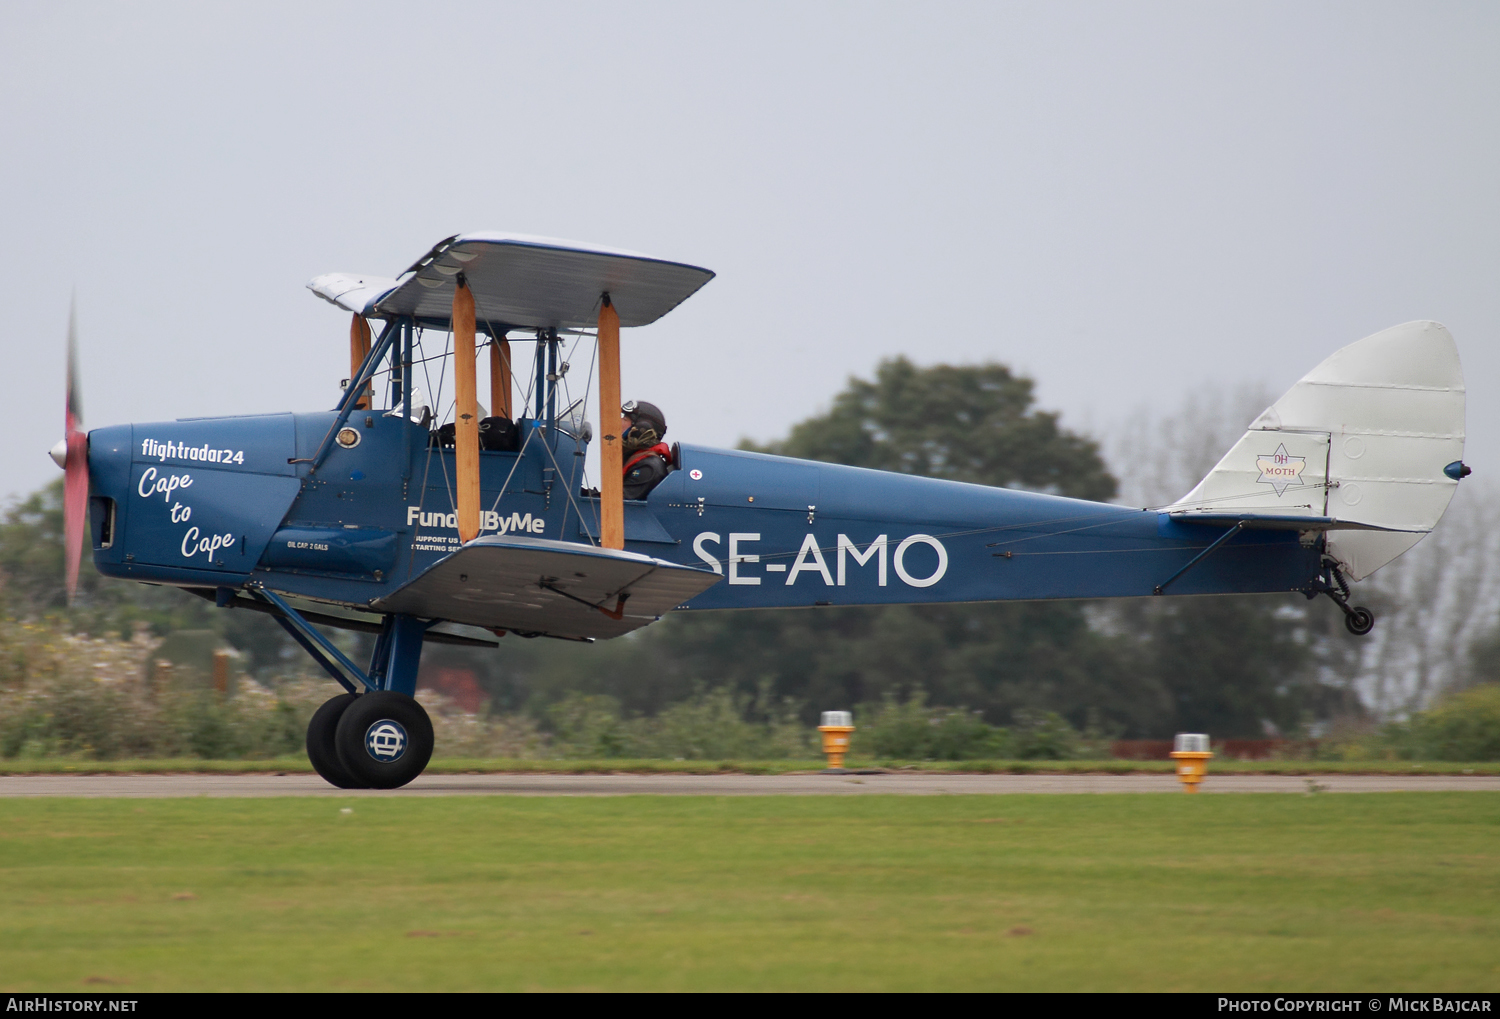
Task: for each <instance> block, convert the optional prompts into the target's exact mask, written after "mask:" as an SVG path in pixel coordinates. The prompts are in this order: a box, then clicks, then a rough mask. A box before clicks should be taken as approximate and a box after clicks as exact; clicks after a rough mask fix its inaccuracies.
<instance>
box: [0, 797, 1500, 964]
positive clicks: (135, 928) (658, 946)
mask: <svg viewBox="0 0 1500 1019" xmlns="http://www.w3.org/2000/svg"><path fill="white" fill-rule="evenodd" d="M1497 835H1500V794H1496V793H1485V792H1472V793H1395V794H1360V795H1339V796H1335V795H1309V796H1292V795H1249V794H1247V795H1237V796H1202V797H1186V796H1181V795H1151V794H1131V795H1119V796H1102V795H1101V796H1019V795H1011V796H952V797H927V796H922V797H916V796H913V797H883V796H870V797H857V798H855V797H851V798H847V799H846V798H842V797H764V798H761V797H725V798H716V797H686V796H684V797H620V798H508V797H493V798H483V797H455V798H441V799H416V798H413V799H378V800H377V799H361V800H354V799H348V800H344V799H313V798H307V799H301V798H280V799H265V800H210V799H178V800H78V799H54V800H5V801H0V987H3V989H5V990H10V991H39V990H100V991H110V990H130V991H145V990H172V989H204V990H210V989H225V990H228V989H249V990H294V989H369V990H417V989H443V990H511V989H517V990H522V989H564V988H575V989H582V988H599V989H632V990H646V989H680V990H689V989H695V990H696V989H749V990H769V989H808V990H898V989H903V990H906V989H909V990H967V989H989V990H1023V989H1024V990H1032V989H1050V990H1115V989H1151V990H1216V991H1226V990H1241V991H1244V990H1275V991H1292V990H1364V991H1373V990H1390V991H1395V990H1423V991H1438V990H1450V991H1460V990H1468V991H1494V990H1496V989H1497V988H1500V952H1497V951H1496V945H1497V944H1500V894H1497V893H1500V840H1497Z"/></svg>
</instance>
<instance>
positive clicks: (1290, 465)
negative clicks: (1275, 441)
mask: <svg viewBox="0 0 1500 1019" xmlns="http://www.w3.org/2000/svg"><path fill="white" fill-rule="evenodd" d="M1255 466H1256V467H1258V468H1260V477H1258V478H1256V479H1255V480H1256V481H1257V482H1259V483H1260V484H1263V485H1270V486H1271V487H1272V488H1274V489H1276V494H1277V495H1278V496H1279V495H1281V494H1282V493H1283V492H1285V491H1286V490H1287V488H1288V487H1290V486H1292V485H1298V484H1301V482H1302V468H1304V467H1306V466H1307V457H1305V456H1292V455H1291V454H1290V453H1288V452H1287V451H1286V443H1284V442H1283V443H1282V444H1281V445H1279V446H1277V447H1276V452H1274V453H1272V454H1270V455H1269V456H1260V457H1257V458H1256V460H1255Z"/></svg>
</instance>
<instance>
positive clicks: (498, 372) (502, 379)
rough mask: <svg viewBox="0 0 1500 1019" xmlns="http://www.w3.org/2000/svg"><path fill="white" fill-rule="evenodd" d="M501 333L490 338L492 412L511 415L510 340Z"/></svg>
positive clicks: (505, 416) (505, 415) (502, 415)
mask: <svg viewBox="0 0 1500 1019" xmlns="http://www.w3.org/2000/svg"><path fill="white" fill-rule="evenodd" d="M500 332H501V335H499V336H495V337H491V338H490V413H491V414H494V415H497V416H498V417H503V418H508V417H511V416H512V415H511V412H510V341H509V340H507V339H506V338H505V335H504V333H505V330H503V329H502V330H501V331H500Z"/></svg>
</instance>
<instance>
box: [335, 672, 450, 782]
mask: <svg viewBox="0 0 1500 1019" xmlns="http://www.w3.org/2000/svg"><path fill="white" fill-rule="evenodd" d="M353 700H354V702H353V703H352V704H350V705H349V706H348V707H347V708H346V709H345V711H344V713H343V717H341V718H340V719H339V722H338V729H337V731H336V732H335V734H334V747H335V749H336V750H337V751H338V759H339V764H340V765H341V766H342V767H343V768H344V770H346V771H347V772H348V773H349V774H350V775H352V776H354V778H355V779H356V780H358V782H359V784H360V785H361V786H363V787H365V788H367V789H396V788H398V787H400V786H404V785H406V783H408V782H410V781H411V780H412V779H414V778H416V777H417V776H418V775H420V774H422V769H424V768H426V767H427V762H428V761H429V760H431V759H432V747H433V742H434V740H433V733H432V720H431V719H430V718H428V717H427V711H426V709H425V708H423V707H422V705H420V704H418V703H417V702H416V700H414V699H413V698H411V697H408V696H406V695H405V694H402V693H395V692H394V691H391V690H377V691H374V692H372V693H367V694H364V695H363V696H360V697H355V698H354V699H353Z"/></svg>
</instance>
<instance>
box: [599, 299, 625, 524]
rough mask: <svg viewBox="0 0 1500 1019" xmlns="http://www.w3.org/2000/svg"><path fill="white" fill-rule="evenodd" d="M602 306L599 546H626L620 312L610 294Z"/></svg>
mask: <svg viewBox="0 0 1500 1019" xmlns="http://www.w3.org/2000/svg"><path fill="white" fill-rule="evenodd" d="M600 300H601V305H600V308H599V432H600V433H601V435H602V437H603V439H604V444H603V445H602V446H600V447H599V473H600V475H601V477H600V478H599V493H600V498H599V547H600V548H615V549H623V548H624V547H625V461H624V458H623V454H622V453H621V443H620V436H619V434H618V432H619V431H620V419H621V415H620V315H619V313H618V312H616V311H615V306H614V305H613V304H612V303H611V302H610V299H609V294H607V293H606V294H604V295H603V296H602V297H601V299H600Z"/></svg>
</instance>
